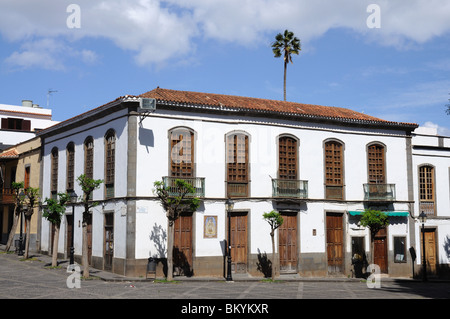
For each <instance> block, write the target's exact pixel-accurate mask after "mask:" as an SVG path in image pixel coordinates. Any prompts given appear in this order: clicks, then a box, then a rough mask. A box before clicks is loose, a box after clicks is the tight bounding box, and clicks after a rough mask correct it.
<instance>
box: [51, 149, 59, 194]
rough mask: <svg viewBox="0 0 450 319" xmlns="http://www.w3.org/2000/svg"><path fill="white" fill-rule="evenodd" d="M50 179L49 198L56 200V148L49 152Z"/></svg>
mask: <svg viewBox="0 0 450 319" xmlns="http://www.w3.org/2000/svg"><path fill="white" fill-rule="evenodd" d="M50 156H51V177H50V192H51V197H52V198H55V199H56V196H57V194H58V148H56V147H54V148H53V149H52V152H51V155H50Z"/></svg>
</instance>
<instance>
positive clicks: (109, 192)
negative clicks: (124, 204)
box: [105, 130, 116, 198]
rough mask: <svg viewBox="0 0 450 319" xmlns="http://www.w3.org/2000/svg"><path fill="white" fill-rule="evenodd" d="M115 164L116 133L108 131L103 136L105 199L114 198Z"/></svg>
mask: <svg viewBox="0 0 450 319" xmlns="http://www.w3.org/2000/svg"><path fill="white" fill-rule="evenodd" d="M115 164H116V133H115V132H114V130H108V132H106V135H105V198H112V197H114V176H115Z"/></svg>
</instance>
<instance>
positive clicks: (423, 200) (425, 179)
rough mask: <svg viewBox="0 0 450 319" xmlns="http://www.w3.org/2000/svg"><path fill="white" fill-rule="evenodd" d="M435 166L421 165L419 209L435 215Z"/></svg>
mask: <svg viewBox="0 0 450 319" xmlns="http://www.w3.org/2000/svg"><path fill="white" fill-rule="evenodd" d="M434 187H435V186H434V167H432V166H420V167H419V206H420V207H419V210H420V211H421V212H422V211H423V212H425V213H426V214H432V215H434V214H435V212H436V210H435V207H436V205H435V198H434V196H435V195H434V192H435V189H434Z"/></svg>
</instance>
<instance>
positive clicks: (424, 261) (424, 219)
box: [419, 211, 427, 281]
mask: <svg viewBox="0 0 450 319" xmlns="http://www.w3.org/2000/svg"><path fill="white" fill-rule="evenodd" d="M419 220H420V221H421V223H422V271H423V277H422V280H423V281H427V259H426V256H425V223H426V222H427V215H426V214H425V213H424V212H423V211H422V213H420V215H419Z"/></svg>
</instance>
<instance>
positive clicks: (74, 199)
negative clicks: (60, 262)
mask: <svg viewBox="0 0 450 319" xmlns="http://www.w3.org/2000/svg"><path fill="white" fill-rule="evenodd" d="M77 199H78V195H77V193H75V191H72V192H71V193H70V203H71V204H72V235H71V238H70V264H71V265H73V264H74V261H73V253H74V247H73V233H74V232H75V227H74V226H75V204H76V202H77Z"/></svg>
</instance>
